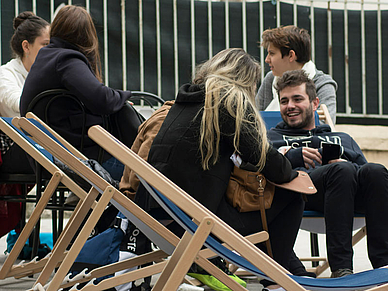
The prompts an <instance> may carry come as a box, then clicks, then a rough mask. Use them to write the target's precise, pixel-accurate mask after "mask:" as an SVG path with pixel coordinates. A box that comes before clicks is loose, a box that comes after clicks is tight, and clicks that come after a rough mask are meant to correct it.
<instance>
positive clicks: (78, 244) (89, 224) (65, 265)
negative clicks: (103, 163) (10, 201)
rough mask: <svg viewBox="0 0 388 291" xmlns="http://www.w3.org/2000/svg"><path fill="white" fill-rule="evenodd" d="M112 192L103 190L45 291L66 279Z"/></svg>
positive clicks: (109, 188)
mask: <svg viewBox="0 0 388 291" xmlns="http://www.w3.org/2000/svg"><path fill="white" fill-rule="evenodd" d="M96 191H97V190H96ZM114 191H117V190H116V189H114V188H113V187H112V186H109V187H107V188H106V189H105V191H104V193H102V195H101V198H100V200H99V201H98V203H97V206H96V207H95V208H94V209H93V211H92V213H91V214H90V216H89V218H88V220H87V221H86V223H85V225H84V226H83V227H82V230H81V232H80V233H79V234H78V236H77V239H76V240H75V241H74V243H73V245H72V246H71V248H70V251H69V252H68V254H67V256H66V258H65V259H64V260H63V262H62V264H61V266H60V267H59V269H58V271H57V272H56V274H55V275H54V278H53V280H52V281H51V282H50V284H49V286H48V288H47V291H54V290H55V291H56V290H58V288H59V286H60V285H61V284H62V282H63V279H64V278H65V277H66V275H67V273H68V272H69V270H70V268H71V266H72V264H73V263H74V261H75V259H76V258H77V256H78V254H79V252H80V251H81V249H82V247H83V246H84V244H85V242H86V240H87V238H88V237H89V235H90V232H91V230H92V229H93V227H94V226H95V225H96V223H97V221H98V219H99V218H100V217H101V214H102V213H103V212H104V210H105V208H106V206H107V205H108V203H109V202H110V200H111V198H112V196H113V194H114ZM37 282H38V281H37ZM46 282H47V280H46ZM39 283H41V282H39ZM41 284H42V283H41ZM42 285H43V284H42Z"/></svg>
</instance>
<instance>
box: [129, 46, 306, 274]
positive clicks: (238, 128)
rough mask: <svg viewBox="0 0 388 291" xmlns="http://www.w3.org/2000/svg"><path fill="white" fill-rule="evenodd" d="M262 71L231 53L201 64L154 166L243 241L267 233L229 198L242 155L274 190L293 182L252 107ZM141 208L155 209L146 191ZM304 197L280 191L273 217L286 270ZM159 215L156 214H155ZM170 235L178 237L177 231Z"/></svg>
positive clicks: (273, 234)
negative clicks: (234, 158) (277, 185)
mask: <svg viewBox="0 0 388 291" xmlns="http://www.w3.org/2000/svg"><path fill="white" fill-rule="evenodd" d="M259 78H260V66H259V64H258V63H257V61H255V60H254V59H253V58H252V57H251V56H250V55H248V54H247V53H246V52H245V51H243V50H242V49H227V50H223V51H221V52H219V53H218V54H217V55H215V56H214V57H213V58H212V59H210V60H209V61H207V62H205V63H204V64H202V65H200V66H199V67H198V68H197V71H196V74H195V76H194V78H193V81H192V83H191V84H186V85H184V86H182V87H181V88H180V90H179V92H178V95H177V98H176V101H175V104H174V105H173V106H172V107H171V109H170V111H169V113H168V115H167V117H166V119H165V121H164V123H163V125H162V127H161V129H160V131H159V133H158V135H157V136H156V137H155V139H154V142H153V144H152V146H151V150H150V153H149V156H148V161H149V162H150V163H151V164H152V165H153V166H155V167H156V168H157V169H158V170H159V171H161V172H162V173H163V174H164V175H166V176H167V177H168V178H170V179H171V180H172V181H173V182H175V183H176V184H177V185H178V186H180V187H181V188H182V189H184V190H185V191H186V192H187V193H189V194H190V195H192V196H193V197H194V198H195V199H197V200H198V201H199V202H201V203H202V204H203V205H205V206H206V207H207V208H208V209H209V210H211V211H212V212H214V213H215V214H217V215H218V216H219V217H220V218H221V219H223V220H224V221H225V222H226V223H228V224H229V225H230V226H232V227H233V228H234V229H236V230H237V231H238V232H240V233H241V234H243V235H248V234H252V233H254V232H257V231H260V230H262V223H261V218H260V212H259V211H256V212H245V213H240V212H238V211H237V210H236V209H235V208H233V207H232V206H231V205H230V204H228V202H227V201H226V199H225V196H226V195H225V193H226V189H227V186H228V182H229V178H230V175H231V171H232V169H233V162H232V161H231V159H230V157H231V156H232V155H233V154H234V153H236V154H238V155H239V156H240V157H241V158H242V160H244V161H245V162H249V163H251V164H253V165H256V166H257V167H258V168H259V170H261V171H262V172H263V173H264V175H265V176H266V177H267V178H268V179H269V180H271V181H273V182H276V183H282V182H288V181H290V180H291V179H292V178H293V177H295V172H293V170H292V168H291V164H290V163H289V161H288V160H287V158H285V157H284V156H283V155H282V154H280V153H278V151H277V150H275V149H274V148H273V147H272V146H271V145H270V144H269V143H268V141H267V137H266V130H265V126H264V123H263V121H262V119H261V117H260V115H259V113H258V111H257V110H255V108H254V105H253V104H254V97H255V92H256V85H257V83H258V81H259ZM135 200H136V201H138V202H139V204H140V205H142V206H144V207H145V208H146V209H147V210H149V209H153V208H157V205H156V204H155V203H154V202H153V201H152V200H151V199H149V196H148V195H147V194H146V193H145V191H144V189H143V188H140V189H139V190H138V192H137V193H136V198H135ZM303 206H304V205H303V201H302V199H301V195H300V194H296V193H293V192H288V191H285V190H280V189H277V190H276V192H275V197H274V201H273V203H272V207H271V209H268V210H267V219H268V227H269V234H270V238H271V243H272V250H273V255H274V259H275V260H276V261H278V262H279V263H280V264H282V265H283V266H285V267H288V261H289V258H290V254H291V251H292V248H293V245H294V242H295V239H296V235H297V233H298V230H299V224H300V221H301V218H302V214H303ZM154 211H155V210H154ZM170 228H171V229H172V230H173V231H174V232H176V233H177V234H178V232H179V228H174V227H173V226H172V225H170Z"/></svg>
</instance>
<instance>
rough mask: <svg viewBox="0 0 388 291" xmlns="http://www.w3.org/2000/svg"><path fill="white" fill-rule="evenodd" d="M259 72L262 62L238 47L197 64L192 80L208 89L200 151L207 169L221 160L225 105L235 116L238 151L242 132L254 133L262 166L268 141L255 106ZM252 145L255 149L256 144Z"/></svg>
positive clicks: (235, 139) (236, 150)
mask: <svg viewBox="0 0 388 291" xmlns="http://www.w3.org/2000/svg"><path fill="white" fill-rule="evenodd" d="M260 72H261V70H260V65H259V63H258V62H257V61H256V60H255V59H254V58H253V57H252V56H250V55H249V54H247V53H246V52H245V51H244V50H242V49H237V48H234V49H226V50H223V51H221V52H219V53H218V54H217V55H215V56H214V57H213V58H211V59H210V60H208V61H207V62H205V63H203V64H201V65H199V66H198V67H197V69H196V74H195V76H194V78H193V84H197V85H200V86H201V87H202V86H203V88H204V89H205V104H204V108H203V116H202V120H201V127H200V152H201V156H202V168H203V169H204V170H208V169H209V165H214V164H215V163H216V162H217V161H218V157H219V143H220V109H222V108H225V110H227V112H228V114H230V115H231V116H232V117H233V118H234V119H235V134H234V140H233V145H234V149H235V152H236V153H239V143H240V134H241V133H242V132H244V133H246V134H251V135H253V136H254V138H255V139H256V140H257V144H258V145H259V148H258V150H260V153H261V156H260V160H259V163H258V164H257V166H258V168H259V170H262V169H263V167H264V165H265V161H266V154H267V151H268V141H267V137H266V129H265V125H264V122H263V121H262V119H261V117H260V114H259V113H258V111H257V110H256V109H255V106H254V104H255V100H254V99H255V95H256V86H257V84H258V81H259V80H260ZM252 128H253V129H254V130H252ZM252 149H255V146H254V145H252ZM242 158H243V159H244V157H242Z"/></svg>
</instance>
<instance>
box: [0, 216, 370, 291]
mask: <svg viewBox="0 0 388 291" xmlns="http://www.w3.org/2000/svg"><path fill="white" fill-rule="evenodd" d="M41 225H42V232H51V220H50V219H43V220H42V224H41ZM319 244H320V249H321V250H323V252H322V253H321V255H322V256H323V255H325V252H324V249H325V248H324V246H325V242H324V235H319ZM5 249H6V238H5V237H2V238H1V239H0V264H1V265H2V264H3V263H4V260H5V255H4V254H3V252H4V250H5ZM295 250H296V253H297V254H298V255H299V256H300V257H303V256H309V233H307V232H305V231H302V230H301V231H300V232H299V235H298V240H297V243H296V247H295ZM354 257H355V259H354V265H355V266H354V268H355V271H356V272H359V271H363V270H367V269H371V265H370V263H369V260H368V258H367V254H366V241H365V238H364V239H362V240H361V241H360V242H359V243H358V244H357V246H356V247H355V248H354ZM322 276H323V277H328V276H330V272H329V271H325V272H324V273H323V275H322ZM36 278H37V275H35V276H34V278H23V279H14V278H7V279H5V280H0V291H3V290H18V291H19V290H27V289H29V288H31V287H32V286H33V283H34V281H35V280H36ZM247 289H248V290H250V291H259V290H261V289H262V286H261V285H260V284H259V283H258V282H257V281H256V280H255V279H250V280H249V281H248V288H247ZM206 290H210V289H206Z"/></svg>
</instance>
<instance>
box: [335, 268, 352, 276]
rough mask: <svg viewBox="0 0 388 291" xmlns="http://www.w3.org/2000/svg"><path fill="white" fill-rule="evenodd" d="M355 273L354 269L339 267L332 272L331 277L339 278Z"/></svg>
mask: <svg viewBox="0 0 388 291" xmlns="http://www.w3.org/2000/svg"><path fill="white" fill-rule="evenodd" d="M351 274H353V270H352V269H346V268H345V269H338V270H336V271H334V272H332V273H331V277H330V278H339V277H345V276H347V275H351Z"/></svg>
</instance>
